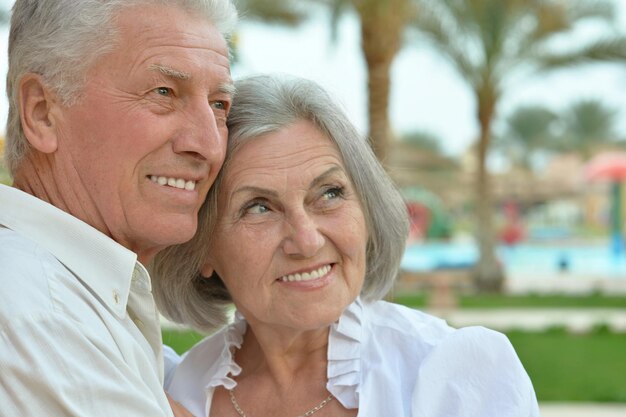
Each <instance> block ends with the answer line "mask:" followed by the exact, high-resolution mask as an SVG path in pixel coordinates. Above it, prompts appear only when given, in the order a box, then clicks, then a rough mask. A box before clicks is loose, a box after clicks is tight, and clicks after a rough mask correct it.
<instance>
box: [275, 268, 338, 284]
mask: <svg viewBox="0 0 626 417" xmlns="http://www.w3.org/2000/svg"><path fill="white" fill-rule="evenodd" d="M330 269H331V266H330V265H326V266H323V267H321V268H319V269H316V270H315V271H311V272H303V273H301V274H290V275H285V276H284V277H281V280H282V281H283V282H293V281H310V280H312V279H317V278H319V277H323V276H324V275H326V274H328V273H329V272H330Z"/></svg>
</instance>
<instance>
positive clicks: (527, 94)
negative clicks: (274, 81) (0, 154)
mask: <svg viewBox="0 0 626 417" xmlns="http://www.w3.org/2000/svg"><path fill="white" fill-rule="evenodd" d="M12 3H13V0H0V4H4V5H10V4H12ZM617 3H618V4H619V5H620V8H621V10H620V16H621V18H620V22H621V24H620V26H621V27H622V28H626V0H617ZM7 32H8V30H7V29H6V28H4V29H3V30H1V31H0V53H1V58H0V73H2V74H6V43H7ZM585 33H587V32H585ZM338 35H339V36H338V38H337V41H336V42H335V43H333V42H332V41H331V39H330V25H329V19H328V16H327V15H326V14H324V13H318V14H314V15H313V17H312V18H311V19H309V20H308V21H307V22H305V23H304V24H303V25H301V26H300V27H298V28H295V29H294V28H288V27H281V26H268V25H264V24H260V23H251V22H243V23H242V24H241V26H240V29H239V32H238V36H239V57H240V62H239V63H238V64H237V65H236V66H235V67H234V68H233V74H234V76H235V77H239V76H243V75H248V74H253V73H262V72H284V73H290V74H296V75H300V76H304V77H307V78H311V79H314V80H316V81H318V82H319V83H320V84H322V85H323V86H324V87H326V88H327V89H329V90H330V91H331V93H332V94H334V95H335V96H336V97H337V100H338V101H339V102H340V103H341V104H342V105H343V107H344V108H345V109H346V111H347V113H348V115H349V116H350V118H351V119H352V120H353V122H354V123H355V124H356V125H357V127H358V128H359V130H360V131H362V132H365V130H366V125H367V115H366V114H367V113H366V100H367V96H366V90H365V86H366V78H365V77H366V74H365V66H364V63H363V58H362V56H361V52H360V49H359V44H360V39H359V24H358V20H357V19H356V17H355V16H354V15H346V16H345V17H344V18H343V19H342V20H341V22H340V25H339V33H338ZM582 36H584V33H583V34H582ZM392 82H393V84H392V93H391V108H390V112H391V121H392V126H393V128H394V129H395V130H396V131H397V132H409V131H413V130H426V131H429V132H432V133H433V134H435V135H437V136H438V137H440V138H441V139H442V142H443V149H444V150H446V151H447V152H449V153H450V154H459V153H461V152H463V151H464V150H465V149H466V148H467V147H468V146H469V145H470V144H471V143H472V142H473V140H474V138H475V137H476V135H477V127H476V123H475V121H474V116H473V114H474V108H475V106H474V103H473V100H472V97H471V95H470V94H469V91H468V89H467V87H466V86H465V85H464V84H463V82H462V81H461V80H460V79H459V78H458V76H457V75H456V74H455V73H454V71H453V69H452V67H451V66H450V65H448V64H447V62H446V61H444V60H443V59H442V58H440V57H439V56H437V55H436V54H434V53H432V52H430V51H429V50H428V49H427V48H425V47H423V46H422V47H420V46H419V45H416V44H407V46H405V48H404V49H403V50H402V51H401V53H400V54H399V55H398V57H397V58H396V61H395V62H394V66H393V69H392ZM509 92H510V93H509V94H508V95H507V96H506V97H505V101H504V102H503V103H502V104H503V107H502V110H504V111H506V110H508V109H511V108H514V107H515V106H516V105H518V104H520V103H537V104H545V105H548V106H551V107H553V108H554V109H557V110H558V109H559V108H561V107H563V106H565V105H567V104H568V103H569V102H571V101H572V100H575V99H577V98H599V99H602V100H604V101H605V102H606V103H607V104H610V105H612V106H614V107H616V108H618V109H619V110H620V111H621V121H622V122H621V124H620V126H619V127H620V130H621V132H622V136H624V137H626V66H625V65H623V64H622V65H621V66H618V65H603V66H599V67H595V68H589V67H587V68H584V69H580V70H575V71H567V72H565V71H562V72H558V73H553V74H551V75H549V76H542V77H541V78H537V77H535V78H532V79H531V78H525V79H524V80H523V81H518V82H517V83H516V84H515V85H513V86H512V88H511V89H510V90H509ZM0 94H1V95H0V126H1V127H2V129H1V130H2V131H3V130H4V128H3V127H4V126H5V124H6V113H7V104H6V98H5V96H6V94H5V92H4V82H1V83H0Z"/></svg>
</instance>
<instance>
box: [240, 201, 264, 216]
mask: <svg viewBox="0 0 626 417" xmlns="http://www.w3.org/2000/svg"><path fill="white" fill-rule="evenodd" d="M268 211H270V209H269V207H267V205H265V204H263V203H253V204H250V205H248V206H246V207H245V208H244V213H245V214H263V213H267V212H268Z"/></svg>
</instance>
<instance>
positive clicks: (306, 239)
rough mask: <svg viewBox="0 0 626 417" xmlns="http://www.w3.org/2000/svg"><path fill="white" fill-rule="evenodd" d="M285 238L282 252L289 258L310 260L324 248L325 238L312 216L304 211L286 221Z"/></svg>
mask: <svg viewBox="0 0 626 417" xmlns="http://www.w3.org/2000/svg"><path fill="white" fill-rule="evenodd" d="M286 227H287V236H286V237H285V240H284V241H283V250H284V252H285V254H287V255H290V256H301V257H305V258H310V257H312V256H314V255H316V254H317V253H318V252H319V250H320V249H321V248H322V247H323V246H324V243H325V241H326V240H325V238H324V235H323V234H322V233H321V231H320V229H319V225H318V224H317V222H316V221H315V218H314V216H312V215H310V214H309V213H307V212H306V211H305V210H302V211H301V212H299V213H297V214H293V215H291V216H290V217H289V219H288V220H287V226H286Z"/></svg>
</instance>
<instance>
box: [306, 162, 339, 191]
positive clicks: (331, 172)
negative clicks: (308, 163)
mask: <svg viewBox="0 0 626 417" xmlns="http://www.w3.org/2000/svg"><path fill="white" fill-rule="evenodd" d="M336 172H341V173H342V172H343V169H342V168H341V167H340V166H338V165H337V166H333V167H331V168H329V169H327V170H326V171H324V172H323V173H321V174H320V175H318V176H317V177H316V178H314V179H313V181H311V184H310V185H309V187H311V188H314V187H316V186H318V185H320V184H321V183H323V182H325V181H326V180H327V179H328V177H332V176H333V175H334V174H335V173H336Z"/></svg>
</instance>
